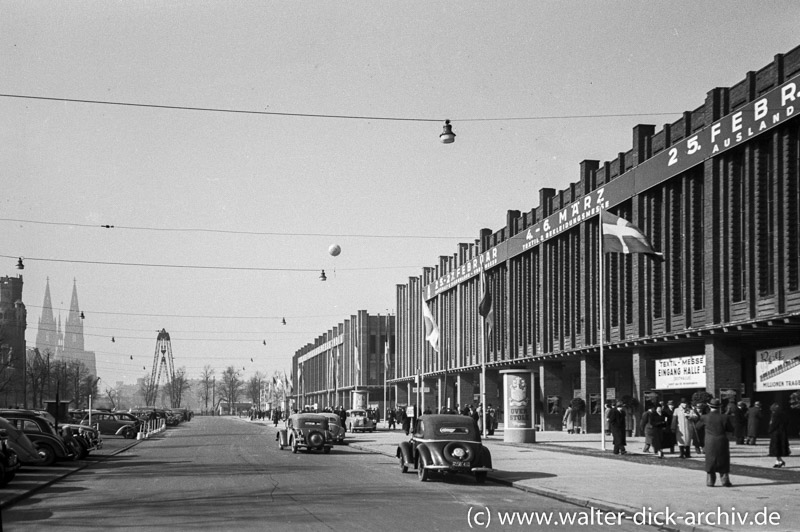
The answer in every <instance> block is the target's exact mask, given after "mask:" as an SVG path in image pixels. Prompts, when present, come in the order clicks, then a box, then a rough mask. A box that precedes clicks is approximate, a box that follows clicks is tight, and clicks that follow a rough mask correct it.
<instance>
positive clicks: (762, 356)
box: [756, 345, 800, 392]
mask: <svg viewBox="0 0 800 532" xmlns="http://www.w3.org/2000/svg"><path fill="white" fill-rule="evenodd" d="M797 388H800V345H792V346H789V347H777V348H775V349H762V350H761V351H756V391H758V392H765V391H772V390H794V389H797Z"/></svg>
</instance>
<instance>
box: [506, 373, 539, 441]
mask: <svg viewBox="0 0 800 532" xmlns="http://www.w3.org/2000/svg"><path fill="white" fill-rule="evenodd" d="M500 374H501V375H503V391H504V392H505V393H504V394H503V412H504V416H505V420H504V421H505V429H504V431H503V441H505V442H512V443H536V430H535V429H534V427H533V420H534V411H533V371H532V370H529V369H508V370H501V371H500Z"/></svg>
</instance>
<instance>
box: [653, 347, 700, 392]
mask: <svg viewBox="0 0 800 532" xmlns="http://www.w3.org/2000/svg"><path fill="white" fill-rule="evenodd" d="M655 363H656V388H657V389H659V390H674V389H678V388H705V387H706V356H705V355H694V356H688V357H680V358H664V359H661V360H656V361H655Z"/></svg>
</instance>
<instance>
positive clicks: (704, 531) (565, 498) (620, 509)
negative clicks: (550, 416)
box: [348, 443, 721, 532]
mask: <svg viewBox="0 0 800 532" xmlns="http://www.w3.org/2000/svg"><path fill="white" fill-rule="evenodd" d="M348 447H352V448H354V449H358V450H360V451H367V452H370V453H372V454H381V455H383V456H388V457H390V458H395V456H394V455H393V454H391V453H387V452H384V451H380V450H376V449H372V448H370V447H367V446H365V445H359V444H358V443H348ZM486 478H487V480H491V481H492V482H494V483H496V484H501V485H503V486H508V487H511V488H515V489H518V490H520V491H524V492H526V493H532V494H534V495H540V496H542V497H547V498H549V499H555V500H557V501H561V502H566V503H569V504H574V505H575V506H579V507H581V508H595V509H597V510H600V511H601V512H611V513H622V514H623V515H626V516H632V515H633V514H634V513H635V512H637V511H639V510H638V509H637V508H630V507H627V506H623V505H613V504H610V503H608V502H607V501H600V500H597V499H584V498H581V497H575V496H573V495H570V494H569V493H565V492H561V491H555V490H549V489H546V488H536V487H531V486H526V485H524V484H521V483H519V482H517V481H510V480H504V479H502V478H499V477H496V476H493V475H492V474H491V473H489V474H488V475H487V477H486ZM658 530H659V531H660V532H685V530H686V529H680V528H671V527H664V526H662V527H659V528H658ZM690 530H691V531H693V532H719V530H721V529H710V528H698V527H692V528H691V529H690Z"/></svg>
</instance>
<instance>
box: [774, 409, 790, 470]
mask: <svg viewBox="0 0 800 532" xmlns="http://www.w3.org/2000/svg"><path fill="white" fill-rule="evenodd" d="M769 409H770V412H771V415H770V418H769V455H770V456H774V457H775V465H773V466H772V467H783V466H785V465H786V462H784V461H783V458H782V457H783V456H789V454H790V453H791V451H790V450H789V438H788V436H787V433H786V428H787V427H786V425H787V419H786V414H784V412H783V409H782V408H781V405H779V404H778V403H772V406H771V407H769Z"/></svg>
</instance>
